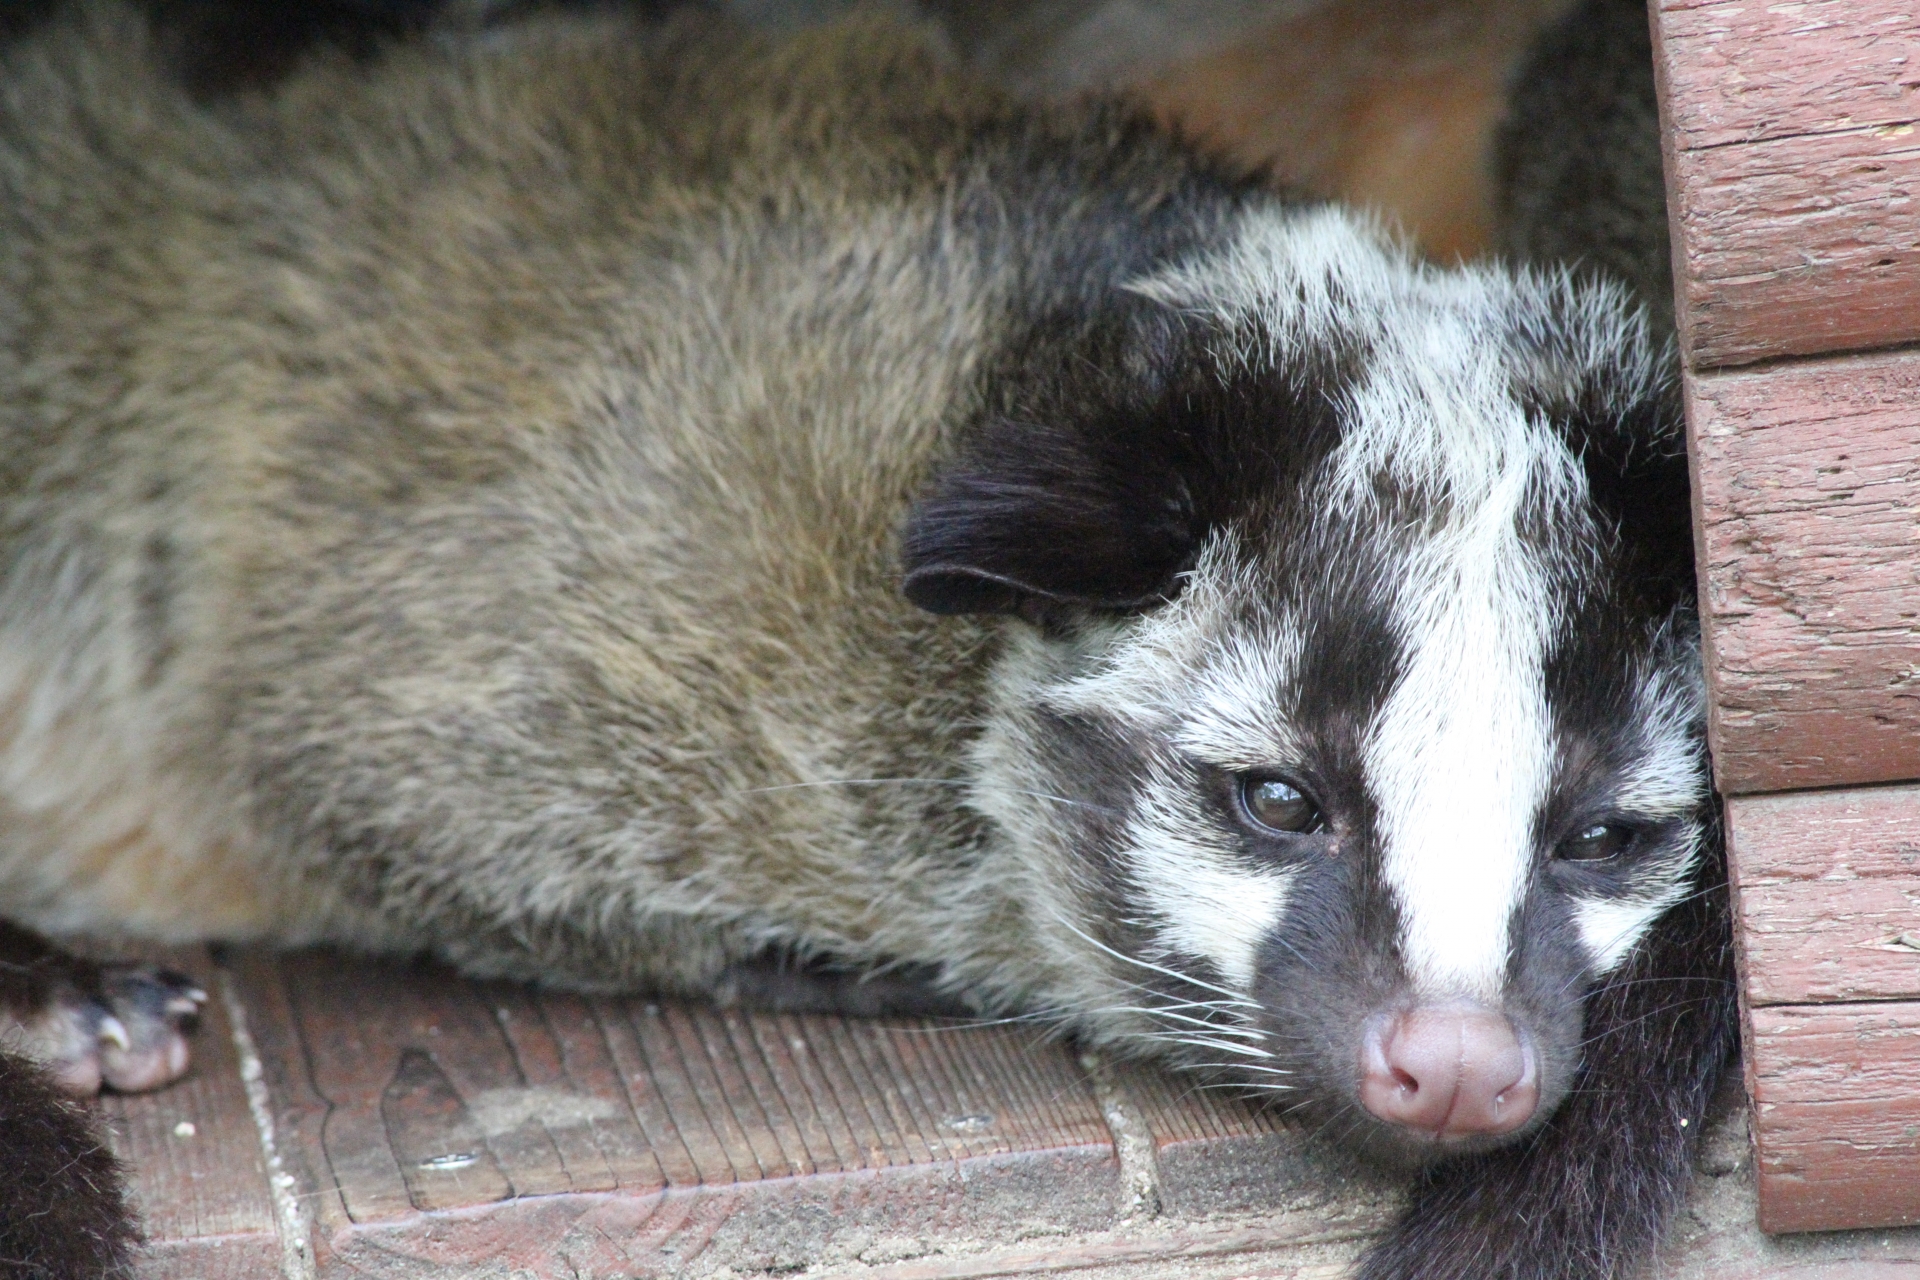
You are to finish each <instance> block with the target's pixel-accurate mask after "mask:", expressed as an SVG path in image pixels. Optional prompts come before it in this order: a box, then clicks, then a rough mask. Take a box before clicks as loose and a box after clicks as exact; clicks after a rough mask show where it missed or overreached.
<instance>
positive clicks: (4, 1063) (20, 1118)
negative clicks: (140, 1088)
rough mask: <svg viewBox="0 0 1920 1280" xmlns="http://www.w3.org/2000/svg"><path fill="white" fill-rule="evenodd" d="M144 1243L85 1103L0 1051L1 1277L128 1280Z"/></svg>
mask: <svg viewBox="0 0 1920 1280" xmlns="http://www.w3.org/2000/svg"><path fill="white" fill-rule="evenodd" d="M138 1243H139V1231H138V1229H137V1228H136V1227H135V1226H134V1221H133V1216H132V1214H131V1213H130V1212H129V1210H128V1207H127V1199H126V1192H125V1189H124V1187H123V1185H122V1182H121V1169H120V1162H119V1161H118V1160H116V1159H115V1158H114V1155H113V1153H112V1152H111V1151H109V1150H108V1149H107V1146H106V1143H105V1142H103V1141H102V1140H101V1138H100V1135H99V1126H98V1124H97V1123H96V1122H95V1120H94V1118H93V1117H92V1116H91V1115H90V1114H89V1113H88V1111H87V1108H86V1106H85V1105H84V1104H82V1103H78V1102H73V1101H70V1100H69V1099H67V1098H66V1097H64V1096H62V1095H61V1094H60V1093H58V1092H57V1091H55V1089H54V1087H53V1081H52V1080H51V1079H50V1078H48V1076H47V1074H46V1073H45V1072H44V1071H42V1070H40V1068H39V1067H37V1066H35V1065H34V1064H33V1063H32V1062H30V1061H28V1060H27V1059H25V1058H21V1057H18V1056H16V1055H14V1054H11V1053H0V1275H3V1276H5V1277H7V1280H122V1277H131V1276H132V1275H133V1268H132V1255H133V1250H134V1246H135V1245H136V1244H138Z"/></svg>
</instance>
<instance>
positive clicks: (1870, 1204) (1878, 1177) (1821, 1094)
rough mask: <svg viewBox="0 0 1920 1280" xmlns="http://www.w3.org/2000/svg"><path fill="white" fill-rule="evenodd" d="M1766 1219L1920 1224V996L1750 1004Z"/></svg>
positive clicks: (1788, 1227) (1772, 1222)
mask: <svg viewBox="0 0 1920 1280" xmlns="http://www.w3.org/2000/svg"><path fill="white" fill-rule="evenodd" d="M1749 1019H1750V1023H1749V1032H1750V1034H1749V1037H1748V1041H1747V1088H1748V1091H1749V1094H1750V1096H1751V1098H1752V1100H1753V1108H1754V1152H1755V1156H1756V1159H1757V1162H1758V1168H1759V1187H1760V1226H1761V1229H1762V1230H1765V1231H1769V1232H1779V1231H1831V1230H1839V1229H1843V1228H1851V1227H1882V1226H1895V1225H1900V1224H1904V1223H1910V1222H1915V1221H1920V1091H1916V1090H1915V1089H1914V1087H1913V1064H1914V1062H1915V1061H1916V1060H1920V1004H1913V1003H1899V1004H1851V1005H1827V1006H1821V1007H1817V1008H1806V1007H1793V1006H1789V1007H1784V1008H1759V1009H1753V1010H1751V1011H1750V1013H1749Z"/></svg>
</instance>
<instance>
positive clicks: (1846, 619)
mask: <svg viewBox="0 0 1920 1280" xmlns="http://www.w3.org/2000/svg"><path fill="white" fill-rule="evenodd" d="M1916 296H1920V295H1916ZM1685 389H1686V398H1687V414H1688V421H1689V423H1690V424H1691V428H1692V429H1691V431H1690V433H1689V436H1690V448H1691V451H1692V463H1693V475H1694V515H1695V522H1694V525H1695V538H1696V540H1697V542H1698V544H1699V571H1700V578H1701V585H1702V591H1703V600H1702V611H1701V614H1702V627H1703V630H1704V633H1705V640H1706V646H1707V654H1706V656H1707V672H1708V681H1709V687H1710V694H1711V707H1710V717H1711V718H1710V733H1711V737H1712V746H1713V758H1714V768H1715V774H1716V779H1717V781H1718V783H1719V786H1720V788H1721V789H1722V791H1724V792H1727V793H1732V794H1740V793H1747V792H1755V791H1777V790H1787V789H1791V788H1797V787H1817V786H1848V785H1857V784H1860V783H1869V782H1888V781H1899V780H1904V779H1908V778H1915V777H1920V408H1916V406H1920V351H1904V352H1893V353H1884V354H1875V355H1864V356H1846V357H1838V358H1835V359H1831V360H1822V361H1809V362H1804V363H1795V364H1789V365H1779V366H1773V367H1769V368H1765V369H1758V370H1745V371H1723V372H1717V373H1690V374H1688V375H1687V376H1686V378H1685Z"/></svg>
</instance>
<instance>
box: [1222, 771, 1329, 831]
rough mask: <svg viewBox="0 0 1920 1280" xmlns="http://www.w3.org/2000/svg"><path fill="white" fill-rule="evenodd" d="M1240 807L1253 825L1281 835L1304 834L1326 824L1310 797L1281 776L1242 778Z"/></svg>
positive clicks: (1318, 808)
mask: <svg viewBox="0 0 1920 1280" xmlns="http://www.w3.org/2000/svg"><path fill="white" fill-rule="evenodd" d="M1240 808H1241V810H1242V811H1243V812H1244V813H1245V814H1246V816H1247V818H1248V819H1249V820H1251V821H1252V823H1253V825H1254V826H1255V827H1258V828H1261V829H1263V830H1265V831H1270V832H1277V833H1280V834H1282V835H1307V834H1309V833H1311V832H1315V831H1318V830H1320V828H1322V827H1324V826H1325V825H1326V819H1325V818H1324V817H1323V816H1322V814H1321V812H1320V806H1319V805H1317V804H1315V803H1314V802H1313V799H1312V797H1310V796H1308V795H1307V793H1306V792H1304V791H1302V790H1300V788H1298V787H1296V786H1294V785H1293V784H1292V783H1291V782H1288V781H1286V780H1285V779H1284V778H1263V777H1259V776H1253V777H1248V778H1243V779H1242V780H1241V782H1240Z"/></svg>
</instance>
